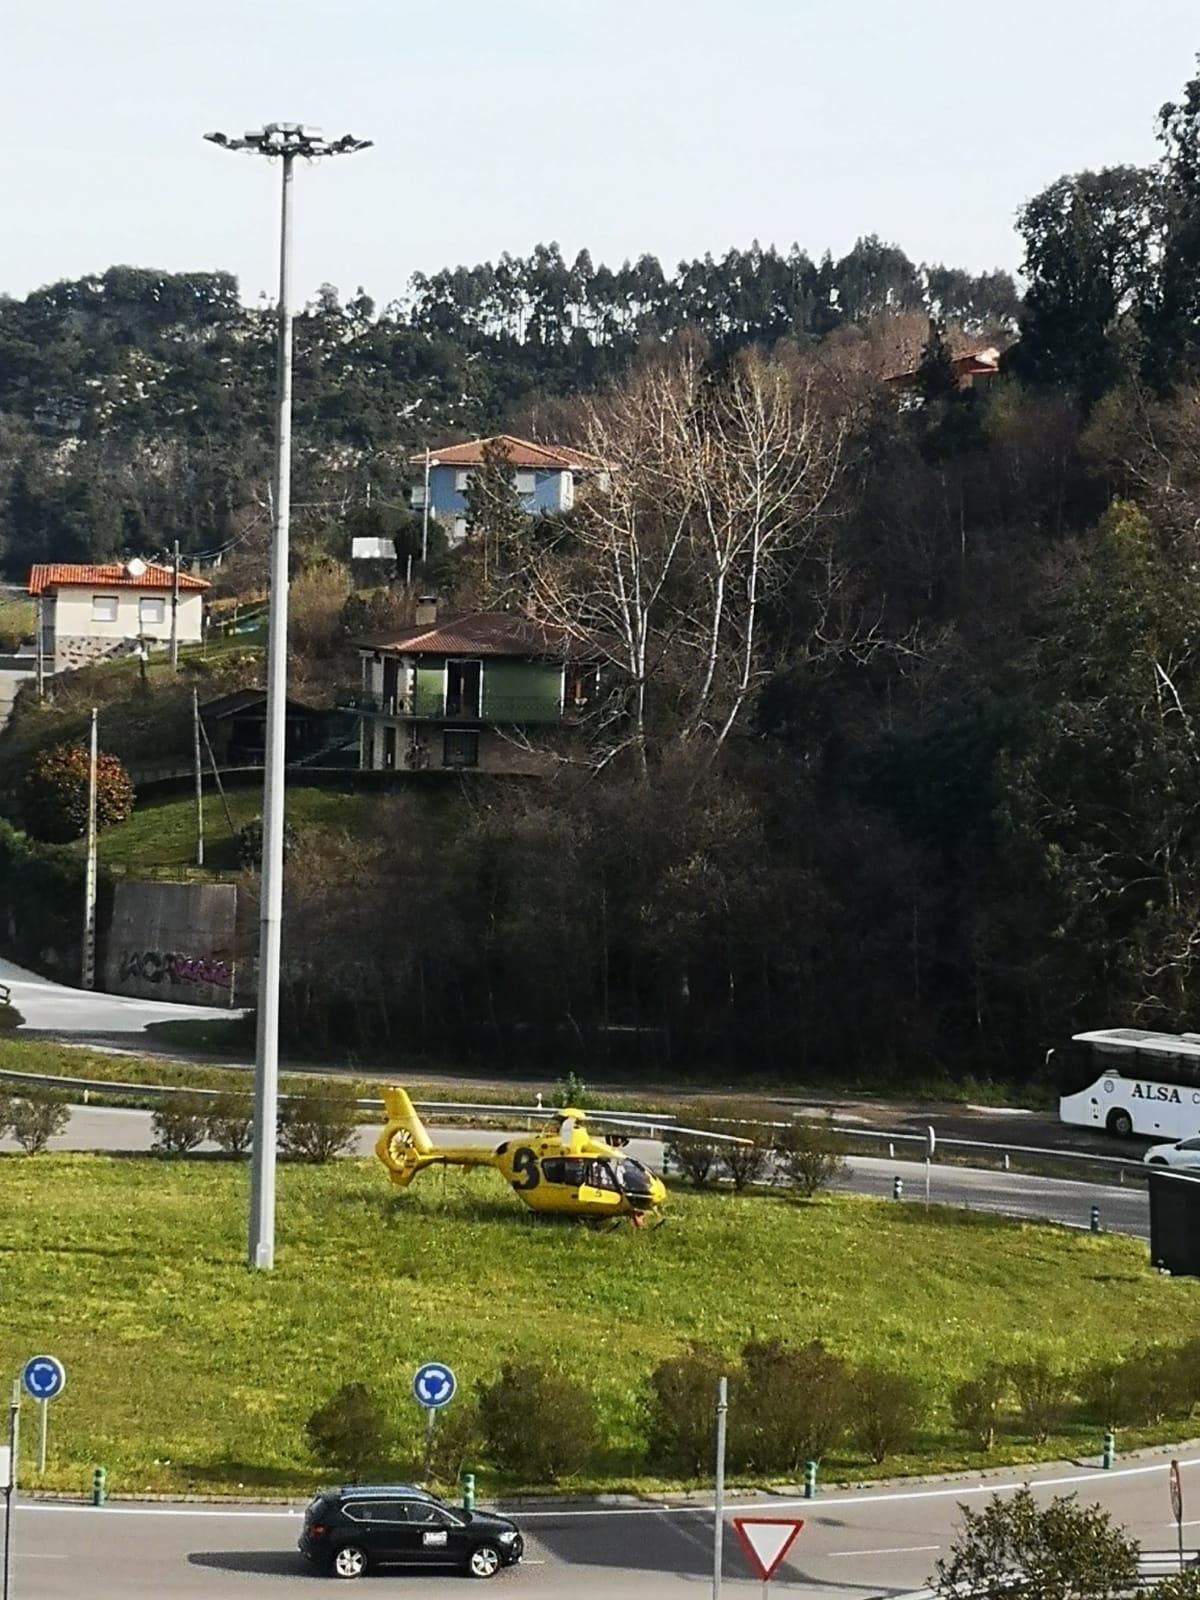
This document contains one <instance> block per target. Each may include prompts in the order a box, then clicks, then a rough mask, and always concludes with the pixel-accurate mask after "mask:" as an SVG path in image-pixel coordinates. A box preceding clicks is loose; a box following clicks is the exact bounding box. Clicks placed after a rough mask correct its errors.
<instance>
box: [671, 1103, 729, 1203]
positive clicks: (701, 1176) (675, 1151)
mask: <svg viewBox="0 0 1200 1600" xmlns="http://www.w3.org/2000/svg"><path fill="white" fill-rule="evenodd" d="M708 1114H709V1113H708V1112H707V1111H706V1110H701V1109H700V1108H698V1107H695V1106H685V1107H684V1108H683V1110H682V1111H680V1113H679V1120H680V1121H681V1122H683V1123H685V1124H690V1125H691V1126H692V1127H696V1126H697V1125H699V1126H700V1127H703V1125H704V1120H703V1119H704V1118H705V1117H707V1116H708ZM723 1154H724V1152H723V1150H722V1148H721V1141H720V1140H719V1139H708V1138H705V1136H704V1134H702V1133H677V1134H675V1135H674V1136H673V1137H671V1138H669V1139H668V1140H667V1141H666V1158H667V1162H668V1164H669V1165H674V1166H675V1167H677V1168H678V1169H679V1171H680V1172H681V1173H682V1174H683V1176H684V1177H685V1178H686V1179H687V1180H688V1182H689V1183H690V1184H691V1185H692V1187H693V1188H694V1189H706V1188H707V1187H708V1186H709V1184H710V1183H713V1182H714V1181H715V1180H716V1178H717V1176H718V1174H719V1173H720V1170H721V1157H722V1155H723Z"/></svg>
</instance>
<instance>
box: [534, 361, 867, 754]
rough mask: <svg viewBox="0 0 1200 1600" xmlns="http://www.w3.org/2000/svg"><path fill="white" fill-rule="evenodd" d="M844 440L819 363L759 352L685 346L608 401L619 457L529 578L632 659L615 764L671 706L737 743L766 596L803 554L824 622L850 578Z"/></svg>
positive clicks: (681, 717)
mask: <svg viewBox="0 0 1200 1600" xmlns="http://www.w3.org/2000/svg"><path fill="white" fill-rule="evenodd" d="M841 445H842V427H841V425H840V423H839V422H838V421H837V420H836V419H830V418H829V417H828V416H827V415H826V414H823V413H822V412H821V411H820V410H819V408H818V407H817V405H816V404H815V401H814V395H813V389H812V385H811V383H810V381H809V380H808V378H806V377H805V376H804V375H803V374H800V375H796V374H793V373H791V372H789V371H787V370H785V369H784V368H783V367H782V366H781V365H779V364H775V363H770V362H766V361H763V360H761V359H760V358H758V357H757V356H754V355H746V356H742V357H740V358H739V359H738V360H737V361H736V362H735V363H734V364H733V365H732V367H731V368H730V370H729V371H728V373H726V374H725V375H723V376H719V377H718V376H714V375H712V374H711V373H710V372H709V371H708V370H707V369H706V368H705V366H704V364H703V363H702V361H701V359H700V357H699V356H698V354H696V353H695V352H689V351H685V352H684V353H682V354H681V355H679V356H677V357H676V358H675V359H674V360H673V361H672V362H670V363H669V364H668V363H664V364H662V365H657V366H653V367H650V368H648V369H645V370H643V371H641V372H639V373H637V374H635V375H634V377H633V378H632V379H631V380H630V381H629V382H628V383H627V384H626V385H625V387H623V388H622V389H620V390H618V391H616V392H615V393H613V394H611V395H609V396H608V397H606V399H605V400H604V401H603V402H600V403H597V404H596V405H594V406H593V407H592V408H591V411H590V416H589V425H588V449H589V451H590V452H591V453H592V454H593V455H595V456H597V457H599V458H600V459H601V460H602V461H603V462H604V463H605V466H606V469H607V471H606V473H605V475H604V476H603V478H602V479H601V481H600V483H599V484H598V485H597V486H596V487H594V488H593V489H592V490H591V491H590V492H589V493H588V494H586V496H584V497H582V498H581V503H580V507H579V510H578V513H577V516H576V517H575V518H574V519H573V520H572V522H571V524H570V526H569V527H567V528H565V529H564V532H563V534H562V536H561V537H560V538H558V539H557V540H554V541H552V542H551V543H549V544H547V545H545V546H543V547H542V548H541V549H540V550H537V551H535V552H533V553H532V555H531V559H530V562H529V565H528V567H527V569H526V573H525V580H526V584H527V597H528V604H529V607H530V609H531V610H532V611H533V612H534V614H535V615H537V616H538V618H539V620H541V621H543V622H545V623H547V624H550V625H553V626H555V627H557V628H560V629H562V630H563V631H564V633H565V634H566V636H567V637H569V638H571V639H572V640H574V641H577V642H579V643H583V642H590V643H591V645H592V646H593V647H595V648H596V649H597V650H598V653H600V654H601V655H602V656H605V657H607V660H608V661H609V663H610V664H611V665H613V666H615V667H616V668H617V669H618V670H617V673H616V675H615V676H616V678H617V680H618V684H619V688H618V690H617V691H616V692H615V693H614V694H612V695H610V696H609V697H607V698H606V699H605V700H604V701H603V703H602V709H601V712H600V714H599V716H598V718H597V723H596V729H595V731H596V734H597V745H598V750H599V754H598V760H599V761H600V762H601V763H603V762H605V761H608V760H611V759H612V757H613V756H614V755H616V754H617V753H618V751H620V750H622V749H625V748H628V747H631V746H632V747H633V748H634V749H636V751H637V752H638V754H639V757H640V759H641V761H642V762H643V764H644V763H645V760H646V752H647V746H648V742H649V740H650V737H651V732H652V730H651V727H650V722H651V719H652V718H653V717H655V716H658V717H660V718H661V720H662V722H663V724H664V725H665V726H666V727H668V728H669V736H670V737H671V738H673V739H675V740H677V741H679V742H687V741H690V740H693V739H697V738H704V739H707V740H708V741H709V742H710V743H711V744H712V746H713V747H714V748H719V747H720V746H721V745H722V744H723V743H724V742H725V740H726V739H727V738H728V736H729V734H730V733H731V731H732V730H733V728H734V727H735V726H736V724H737V722H738V719H739V717H740V716H741V715H742V713H743V712H744V710H745V708H746V705H747V703H748V701H749V700H750V698H751V696H752V695H753V692H754V690H755V688H756V687H757V686H758V684H759V683H760V682H761V681H762V679H763V677H764V676H765V674H766V672H767V671H768V670H769V663H768V661H767V652H766V649H765V645H764V634H763V628H762V612H763V608H764V605H765V604H766V602H767V601H768V599H769V598H770V597H771V595H772V594H774V593H775V592H776V591H777V590H778V589H779V588H780V586H781V585H782V584H783V583H784V582H785V581H790V580H792V579H793V578H794V577H795V575H796V574H797V572H798V571H800V570H801V569H804V571H805V573H806V575H807V577H808V579H810V580H811V584H812V592H813V594H814V596H815V597H816V598H817V604H816V605H815V606H814V607H813V608H812V615H813V617H814V618H815V623H814V630H815V635H819V634H820V632H821V630H822V628H823V626H824V625H825V623H827V622H828V621H829V619H830V617H831V616H832V614H833V600H834V597H835V596H836V595H837V593H838V592H839V590H840V588H841V586H842V584H843V581H844V576H845V575H844V572H843V571H842V569H841V567H840V564H839V562H838V560H837V559H836V550H835V548H834V543H833V541H834V531H833V524H832V521H831V519H830V518H828V517H827V516H825V515H824V514H823V513H824V510H825V507H826V503H827V501H828V498H829V495H830V491H831V489H832V488H833V485H834V483H835V481H836V479H837V475H838V471H839V467H840V460H841ZM815 648H821V646H820V645H819V644H816V645H815Z"/></svg>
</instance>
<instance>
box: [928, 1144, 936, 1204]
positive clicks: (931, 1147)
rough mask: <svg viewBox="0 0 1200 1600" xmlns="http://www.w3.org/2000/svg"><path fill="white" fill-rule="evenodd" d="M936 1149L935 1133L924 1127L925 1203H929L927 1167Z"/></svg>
mask: <svg viewBox="0 0 1200 1600" xmlns="http://www.w3.org/2000/svg"><path fill="white" fill-rule="evenodd" d="M936 1149H937V1134H936V1133H935V1132H934V1131H933V1129H932V1128H926V1129H925V1205H926V1207H928V1205H929V1169H930V1166H931V1164H932V1162H933V1152H934V1151H935V1150H936Z"/></svg>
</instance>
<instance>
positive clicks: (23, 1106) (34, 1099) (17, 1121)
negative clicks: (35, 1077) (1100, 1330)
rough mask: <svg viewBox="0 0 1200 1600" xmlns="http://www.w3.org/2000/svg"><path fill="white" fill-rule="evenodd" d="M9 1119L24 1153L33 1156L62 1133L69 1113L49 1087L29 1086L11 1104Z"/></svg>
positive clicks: (64, 1103) (68, 1109)
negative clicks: (24, 1092)
mask: <svg viewBox="0 0 1200 1600" xmlns="http://www.w3.org/2000/svg"><path fill="white" fill-rule="evenodd" d="M8 1119H9V1125H10V1127H11V1128H12V1135H13V1138H14V1139H15V1140H16V1141H17V1143H18V1144H19V1145H20V1146H21V1148H22V1150H24V1151H25V1153H26V1155H31V1156H35V1155H37V1154H38V1153H39V1151H42V1150H44V1149H45V1148H46V1146H47V1145H48V1144H49V1142H50V1140H51V1139H53V1138H54V1136H55V1135H56V1134H59V1133H62V1132H63V1130H64V1129H65V1128H66V1126H67V1123H68V1122H69V1121H70V1120H71V1112H70V1108H69V1107H68V1105H67V1102H66V1100H64V1098H63V1097H62V1095H60V1094H55V1093H54V1092H53V1091H52V1090H49V1089H31V1090H30V1091H29V1093H28V1094H27V1095H21V1096H18V1098H16V1099H15V1100H13V1101H12V1102H11V1103H10V1105H9V1112H8Z"/></svg>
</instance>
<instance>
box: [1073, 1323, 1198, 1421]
mask: <svg viewBox="0 0 1200 1600" xmlns="http://www.w3.org/2000/svg"><path fill="white" fill-rule="evenodd" d="M1191 1342H1194V1341H1191ZM1187 1352H1188V1346H1186V1345H1185V1346H1184V1347H1183V1349H1182V1350H1169V1349H1165V1348H1163V1347H1161V1346H1150V1347H1149V1348H1147V1349H1143V1350H1136V1351H1132V1352H1130V1354H1129V1355H1127V1356H1125V1357H1124V1358H1123V1359H1121V1360H1117V1361H1097V1362H1095V1363H1094V1364H1093V1365H1092V1366H1090V1367H1088V1368H1086V1369H1085V1371H1084V1372H1082V1373H1081V1374H1080V1378H1079V1396H1080V1399H1081V1400H1082V1402H1083V1410H1084V1414H1085V1416H1087V1417H1089V1418H1090V1419H1091V1420H1092V1421H1093V1422H1099V1423H1103V1424H1104V1425H1105V1426H1106V1427H1109V1428H1121V1427H1147V1426H1149V1425H1150V1424H1152V1423H1155V1422H1161V1421H1162V1419H1163V1417H1165V1416H1168V1415H1177V1414H1184V1415H1186V1413H1187V1412H1188V1411H1189V1410H1190V1408H1191V1404H1192V1397H1193V1395H1194V1393H1195V1391H1194V1389H1193V1388H1192V1386H1191V1382H1190V1378H1189V1373H1188V1366H1189V1364H1190V1360H1191V1359H1192V1358H1191V1356H1190V1355H1189V1354H1188V1353H1187Z"/></svg>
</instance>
